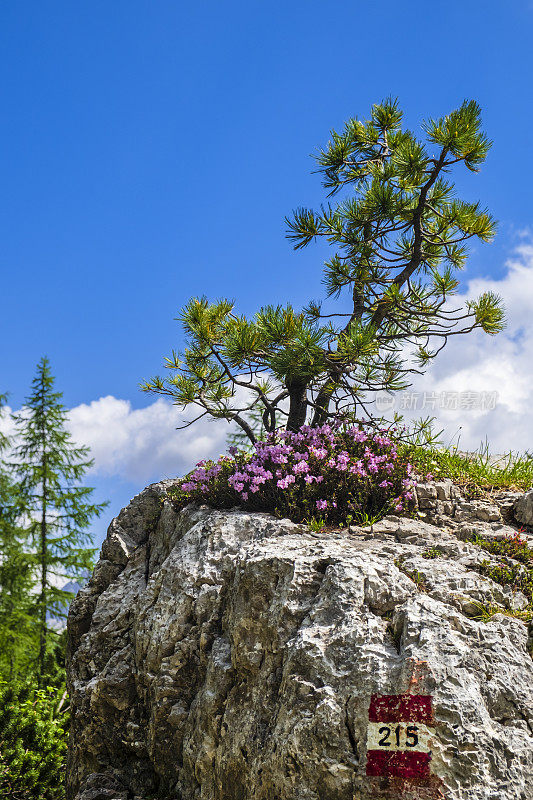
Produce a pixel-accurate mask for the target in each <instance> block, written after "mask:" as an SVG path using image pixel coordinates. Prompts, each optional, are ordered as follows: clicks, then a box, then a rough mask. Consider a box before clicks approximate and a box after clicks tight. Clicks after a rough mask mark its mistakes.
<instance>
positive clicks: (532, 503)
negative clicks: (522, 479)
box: [513, 489, 533, 527]
mask: <svg viewBox="0 0 533 800" xmlns="http://www.w3.org/2000/svg"><path fill="white" fill-rule="evenodd" d="M513 514H514V516H515V519H516V520H517V521H518V522H519V523H520V524H521V525H527V526H528V527H533V489H530V490H529V492H526V493H525V494H523V495H521V496H520V497H519V498H518V500H516V502H515V504H514V506H513Z"/></svg>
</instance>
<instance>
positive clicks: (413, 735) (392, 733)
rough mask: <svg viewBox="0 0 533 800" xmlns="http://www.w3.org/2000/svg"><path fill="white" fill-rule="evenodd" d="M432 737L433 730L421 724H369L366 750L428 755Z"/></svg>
mask: <svg viewBox="0 0 533 800" xmlns="http://www.w3.org/2000/svg"><path fill="white" fill-rule="evenodd" d="M434 736H435V728H430V727H429V726H428V725H424V723H422V722H369V723H368V735H367V749H368V750H388V751H389V752H391V753H392V752H396V751H398V750H405V751H406V752H411V753H416V752H418V753H429V752H431V750H432V739H433V737H434ZM380 742H382V744H380ZM398 742H399V744H398Z"/></svg>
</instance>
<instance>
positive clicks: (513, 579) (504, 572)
mask: <svg viewBox="0 0 533 800" xmlns="http://www.w3.org/2000/svg"><path fill="white" fill-rule="evenodd" d="M479 572H480V574H481V575H485V576H486V577H487V578H490V579H491V580H493V581H495V582H496V583H499V584H500V585H501V586H510V587H511V589H512V590H513V591H518V590H519V591H521V592H522V593H523V594H524V595H525V596H526V597H527V598H528V600H529V603H530V605H533V568H532V569H527V567H524V566H523V565H522V564H509V563H507V562H505V561H500V563H499V564H491V563H490V561H483V563H482V564H481V566H480V568H479Z"/></svg>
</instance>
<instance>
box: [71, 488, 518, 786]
mask: <svg viewBox="0 0 533 800" xmlns="http://www.w3.org/2000/svg"><path fill="white" fill-rule="evenodd" d="M165 488H166V487H165V485H163V484H158V485H155V486H152V487H149V488H148V489H146V490H145V491H144V492H143V493H142V494H141V495H139V496H138V497H137V498H135V499H134V500H133V502H132V503H131V505H130V506H129V507H128V508H127V509H125V510H124V511H123V512H121V514H120V515H119V517H118V518H117V519H116V520H114V521H113V523H112V524H111V526H110V529H109V533H108V538H107V540H106V542H105V544H104V546H103V548H102V557H101V559H100V561H99V563H98V565H97V567H96V569H95V572H94V574H93V577H92V579H91V581H90V583H89V585H88V586H87V587H86V588H85V589H83V590H81V592H80V593H79V595H78V597H77V599H76V600H75V601H74V603H73V604H72V606H71V610H70V617H69V635H70V644H69V663H68V675H69V685H70V694H71V703H72V740H71V749H70V757H69V764H68V797H69V800H104V799H105V800H149V798H152V797H158V798H164V799H165V800H374V798H405V799H407V800H415V798H416V799H417V800H423V799H424V798H427V799H428V800H429V798H435V799H436V798H450V799H451V800H533V661H532V659H531V656H530V655H529V653H528V649H527V648H528V630H527V627H526V625H524V623H523V622H521V621H520V620H518V619H514V618H512V617H509V616H505V615H504V614H503V613H501V614H496V615H495V616H492V617H491V619H490V620H489V621H488V622H481V621H478V620H476V619H474V618H472V615H476V612H477V611H478V610H479V608H480V607H481V605H483V604H489V603H491V604H496V605H498V606H500V607H501V609H502V611H503V610H505V609H506V608H507V609H508V608H512V607H516V603H517V602H518V604H519V605H520V603H521V602H522V600H521V599H520V598H517V597H516V596H513V595H512V593H509V592H506V591H504V589H503V587H502V586H500V585H499V584H497V583H494V582H493V581H491V580H489V579H487V578H483V577H481V576H480V575H479V572H478V571H476V570H477V568H478V567H479V565H480V563H481V562H482V561H483V560H484V559H487V558H489V559H490V556H488V554H487V553H485V552H483V551H480V550H479V549H478V548H477V547H475V546H473V545H472V544H469V543H468V542H466V541H462V540H461V539H460V538H458V536H457V535H455V531H454V529H453V525H451V526H450V527H449V528H447V527H445V526H444V527H440V528H437V527H435V525H432V524H429V523H428V522H424V521H420V520H416V519H402V518H399V517H392V516H391V517H388V518H386V519H385V520H383V521H382V522H380V523H377V524H376V525H374V526H372V528H356V527H352V528H350V530H348V531H341V532H329V533H328V532H323V533H313V532H311V531H310V530H309V529H307V528H306V527H304V526H298V525H294V524H293V523H291V522H289V521H287V520H281V521H280V520H276V519H274V518H272V517H270V516H268V515H263V514H253V515H251V514H247V513H243V512H239V511H234V512H216V511H212V510H210V509H208V508H205V507H202V508H200V509H198V508H192V507H189V508H187V509H185V510H184V511H182V512H181V513H176V512H175V511H174V510H173V508H172V506H171V505H170V504H169V503H168V501H166V502H164V503H163V504H161V498H162V496H163V495H164V491H165ZM451 497H452V495H451V493H450V491H449V489H448V488H446V487H440V490H439V494H437V490H436V493H435V496H433V497H429V498H427V499H433V500H435V501H437V500H438V501H440V502H450V500H451ZM489 516H490V515H489ZM461 524H463V525H465V524H466V523H464V522H463V523H461ZM477 524H480V525H486V526H489V525H490V523H489V522H479V523H477ZM492 524H493V525H496V526H497V525H498V523H496V522H493V523H492ZM437 551H438V552H437ZM424 555H425V557H424ZM428 556H431V557H428Z"/></svg>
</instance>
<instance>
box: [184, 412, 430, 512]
mask: <svg viewBox="0 0 533 800" xmlns="http://www.w3.org/2000/svg"><path fill="white" fill-rule="evenodd" d="M411 475H412V466H411V464H410V463H409V462H408V460H407V458H406V457H405V456H402V455H401V454H400V453H399V452H398V448H397V446H396V444H395V440H394V437H393V432H392V431H390V430H386V429H382V430H380V431H378V432H375V431H371V432H367V431H365V430H364V429H363V428H362V427H361V426H358V427H350V428H344V429H342V428H340V427H334V426H331V425H322V426H319V427H309V426H304V427H302V428H300V430H299V431H298V432H297V433H293V432H291V431H284V430H278V431H276V432H274V433H272V434H269V435H268V436H267V438H266V440H265V441H262V442H256V443H255V445H254V452H253V453H251V454H250V453H248V452H244V451H239V450H237V449H236V448H234V447H232V448H230V451H229V455H224V456H221V458H219V460H218V461H217V462H212V461H209V462H200V463H199V464H198V465H197V466H196V468H195V469H194V470H193V471H192V472H191V473H189V475H187V476H186V477H185V478H184V479H182V481H181V482H180V484H179V485H178V486H177V487H174V488H173V490H171V496H172V499H173V500H174V503H175V505H176V507H177V508H183V507H184V506H185V505H187V503H191V502H194V503H208V504H209V505H212V506H214V507H215V508H232V507H234V506H236V505H238V506H241V507H242V508H245V509H247V510H250V511H267V512H270V513H273V514H275V515H276V516H278V517H288V518H289V519H292V520H293V521H294V522H303V521H310V520H313V519H316V517H317V516H320V518H321V520H322V521H323V522H324V523H328V524H339V523H340V524H347V523H349V522H351V521H355V522H364V521H367V520H368V519H375V518H379V517H380V516H384V515H385V514H387V513H389V512H391V511H396V512H398V511H402V510H404V509H406V508H407V507H408V506H409V503H410V501H411V500H412V497H413V495H412V491H411V490H412V487H413V485H414V483H415V481H414V478H413V477H411Z"/></svg>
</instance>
